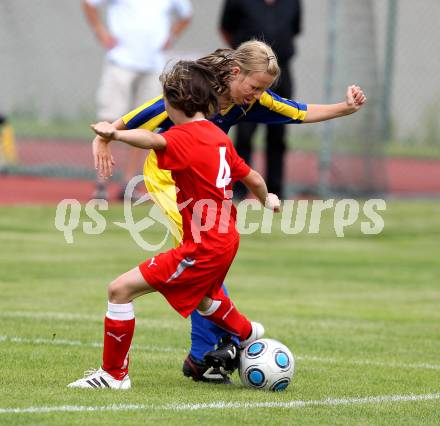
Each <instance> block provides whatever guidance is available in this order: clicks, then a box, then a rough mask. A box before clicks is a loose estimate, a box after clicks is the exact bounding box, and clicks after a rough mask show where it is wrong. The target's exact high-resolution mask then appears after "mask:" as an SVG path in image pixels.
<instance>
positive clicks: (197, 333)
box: [189, 284, 238, 362]
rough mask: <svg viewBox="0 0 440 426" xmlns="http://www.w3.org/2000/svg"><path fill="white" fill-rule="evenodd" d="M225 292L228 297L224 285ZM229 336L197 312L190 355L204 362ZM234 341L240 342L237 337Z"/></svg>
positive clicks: (195, 312) (193, 316) (192, 318)
mask: <svg viewBox="0 0 440 426" xmlns="http://www.w3.org/2000/svg"><path fill="white" fill-rule="evenodd" d="M223 291H224V292H225V294H226V295H227V294H228V292H227V290H226V287H225V285H224V284H223ZM228 335H229V333H228V332H227V331H225V330H223V329H222V328H220V327H218V326H217V325H216V324H214V323H213V322H211V321H209V320H208V319H206V318H204V317H203V316H202V315H200V314H199V313H198V312H197V310H195V311H194V312H193V313H192V314H191V350H190V352H189V353H190V355H191V356H192V357H193V358H194V359H195V360H196V361H199V362H200V361H203V356H204V355H205V353H206V352H209V351H212V350H213V349H215V345H216V344H217V343H218V341H219V340H220V339H221V338H222V337H225V336H228ZM234 340H236V341H237V342H238V339H237V338H236V337H235V336H234Z"/></svg>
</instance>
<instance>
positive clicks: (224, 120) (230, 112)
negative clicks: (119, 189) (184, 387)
mask: <svg viewBox="0 0 440 426" xmlns="http://www.w3.org/2000/svg"><path fill="white" fill-rule="evenodd" d="M306 114H307V105H306V104H300V103H297V102H295V101H293V100H289V99H285V98H282V97H281V96H279V95H277V94H275V93H273V92H272V91H271V90H266V91H265V92H264V93H263V94H262V95H261V97H260V99H259V100H257V101H254V102H252V103H251V104H248V105H234V104H232V105H231V106H229V107H228V108H226V109H224V110H222V111H220V112H219V113H218V114H217V115H215V116H214V117H212V118H210V120H211V121H212V122H213V123H214V124H216V125H217V126H218V127H220V128H221V129H222V130H223V131H224V132H225V133H228V132H229V129H230V128H231V127H232V126H234V125H235V124H237V123H239V122H242V121H248V122H253V123H261V124H299V123H302V122H303V121H304V119H305V117H306ZM122 121H123V122H124V124H125V126H126V127H127V128H128V129H136V128H142V129H147V130H151V131H155V130H157V131H159V132H163V131H165V130H168V129H169V128H170V127H171V126H173V122H172V121H171V120H170V119H169V118H168V114H167V112H166V111H165V104H164V100H163V96H158V97H156V98H154V99H152V100H150V101H148V102H146V103H145V104H143V105H141V106H140V107H139V108H136V109H135V110H133V111H131V112H129V113H128V114H126V115H124V116H123V117H122ZM144 180H145V186H146V187H147V189H148V192H149V193H150V195H151V197H152V198H153V199H154V201H155V202H156V204H158V205H159V206H160V207H161V208H162V210H163V211H164V212H165V213H166V214H167V215H168V217H169V218H170V219H171V220H172V221H173V222H174V223H175V224H176V225H177V227H178V229H179V232H180V234H181V233H182V217H181V215H180V213H179V211H178V209H177V204H176V188H175V183H174V180H173V178H172V177H171V173H170V172H169V171H168V170H161V169H159V167H158V165H157V157H156V153H155V152H154V151H153V150H151V151H150V153H149V154H148V156H147V159H146V160H145V164H144Z"/></svg>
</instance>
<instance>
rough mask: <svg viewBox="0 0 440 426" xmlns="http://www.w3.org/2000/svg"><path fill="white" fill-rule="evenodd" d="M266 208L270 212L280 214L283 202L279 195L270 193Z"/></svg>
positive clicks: (265, 204)
mask: <svg viewBox="0 0 440 426" xmlns="http://www.w3.org/2000/svg"><path fill="white" fill-rule="evenodd" d="M264 207H266V208H268V209H269V210H273V211H274V212H279V211H280V207H281V201H280V199H279V198H278V195H276V194H272V193H271V192H269V194H267V197H266V202H265V203H264Z"/></svg>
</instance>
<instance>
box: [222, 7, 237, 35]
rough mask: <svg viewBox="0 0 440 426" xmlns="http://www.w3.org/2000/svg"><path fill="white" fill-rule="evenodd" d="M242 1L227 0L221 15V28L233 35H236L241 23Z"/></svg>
mask: <svg viewBox="0 0 440 426" xmlns="http://www.w3.org/2000/svg"><path fill="white" fill-rule="evenodd" d="M241 16H242V13H241V8H240V3H239V2H237V1H236V0H226V1H225V3H224V6H223V11H222V14H221V17H220V28H221V29H222V30H223V31H226V32H228V33H229V34H231V35H235V34H236V32H237V30H238V29H239V28H240V23H241Z"/></svg>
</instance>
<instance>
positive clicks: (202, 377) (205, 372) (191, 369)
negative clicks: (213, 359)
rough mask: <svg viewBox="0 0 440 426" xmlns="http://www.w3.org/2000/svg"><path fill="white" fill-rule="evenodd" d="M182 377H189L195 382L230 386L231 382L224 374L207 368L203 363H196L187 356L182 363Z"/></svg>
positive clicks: (211, 367) (209, 367) (216, 369)
mask: <svg viewBox="0 0 440 426" xmlns="http://www.w3.org/2000/svg"><path fill="white" fill-rule="evenodd" d="M182 371H183V375H184V376H185V377H191V378H192V379H193V380H194V381H195V382H209V383H216V384H224V385H230V384H232V381H231V379H230V377H229V376H228V374H227V373H226V372H222V371H220V369H219V368H216V367H213V366H209V365H207V364H206V363H205V362H199V361H196V360H195V359H194V358H193V357H192V356H191V355H188V356H187V357H186V359H185V361H183V367H182Z"/></svg>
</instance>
